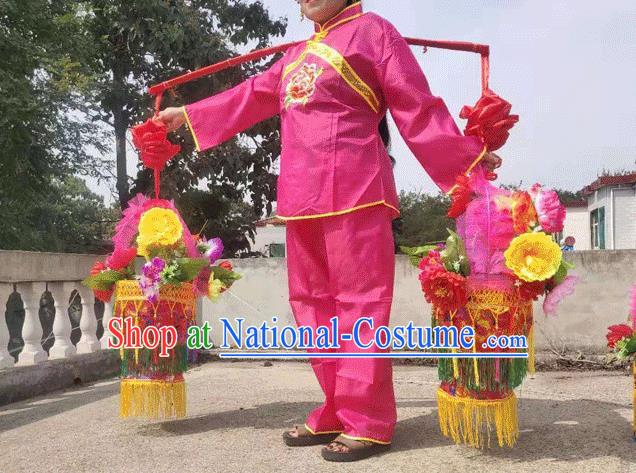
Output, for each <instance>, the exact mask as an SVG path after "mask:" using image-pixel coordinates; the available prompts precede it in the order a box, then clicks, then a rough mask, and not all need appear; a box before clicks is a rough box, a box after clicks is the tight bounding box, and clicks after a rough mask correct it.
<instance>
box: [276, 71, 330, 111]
mask: <svg viewBox="0 0 636 473" xmlns="http://www.w3.org/2000/svg"><path fill="white" fill-rule="evenodd" d="M322 71H323V68H322V67H318V66H317V65H316V64H308V63H304V64H303V65H302V66H301V67H300V69H298V70H297V71H296V72H295V73H294V74H293V75H292V76H291V78H290V79H289V82H288V83H287V87H286V88H285V108H286V109H287V108H289V107H290V106H291V105H293V104H295V103H299V104H302V105H305V104H306V103H307V102H308V101H309V99H310V98H311V96H312V95H314V92H315V91H316V80H317V79H318V77H319V76H320V74H322Z"/></svg>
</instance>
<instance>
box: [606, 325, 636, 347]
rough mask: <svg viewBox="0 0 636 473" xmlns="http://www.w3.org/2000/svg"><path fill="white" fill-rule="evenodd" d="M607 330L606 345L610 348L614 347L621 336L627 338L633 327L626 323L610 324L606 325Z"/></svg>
mask: <svg viewBox="0 0 636 473" xmlns="http://www.w3.org/2000/svg"><path fill="white" fill-rule="evenodd" d="M607 330H608V331H607V335H606V338H607V347H608V348H611V349H614V347H615V346H616V344H617V343H618V342H620V341H621V340H622V339H623V338H629V337H631V336H632V335H633V334H634V329H632V328H631V327H630V326H629V325H627V324H620V325H612V326H610V327H607Z"/></svg>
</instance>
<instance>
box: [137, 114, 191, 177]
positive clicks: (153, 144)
mask: <svg viewBox="0 0 636 473" xmlns="http://www.w3.org/2000/svg"><path fill="white" fill-rule="evenodd" d="M131 132H132V140H133V145H135V148H137V150H138V151H139V155H140V157H141V160H142V161H143V163H144V166H146V167H147V168H149V169H153V170H155V171H159V172H160V171H163V168H164V167H165V166H166V163H167V162H168V161H170V159H172V157H174V156H175V155H176V154H177V153H178V152H179V151H181V146H179V145H175V144H172V143H170V141H168V129H167V128H166V125H164V124H163V123H161V122H159V121H155V120H153V119H149V120H146V121H145V122H144V123H142V124H141V125H137V126H134V127H132V129H131Z"/></svg>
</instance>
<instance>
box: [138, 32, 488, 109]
mask: <svg viewBox="0 0 636 473" xmlns="http://www.w3.org/2000/svg"><path fill="white" fill-rule="evenodd" d="M405 39H406V42H407V43H408V44H410V45H411V46H423V47H425V48H439V49H449V50H452V51H466V52H471V53H477V54H480V55H481V84H482V91H486V90H487V89H488V78H489V75H490V70H489V55H490V48H489V47H488V45H485V44H475V43H468V42H464V41H440V40H432V39H418V38H405ZM302 42H303V41H296V42H292V43H285V44H280V45H278V46H272V47H269V48H264V49H257V50H255V51H252V52H250V53H247V54H243V55H242V56H235V57H233V58H230V59H226V60H225V61H221V62H217V63H216V64H212V65H210V66H206V67H203V68H201V69H197V70H196V71H192V72H188V73H186V74H183V75H180V76H178V77H175V78H174V79H170V80H167V81H165V82H160V83H159V84H155V85H153V86H151V87H150V88H149V89H148V92H149V93H150V94H152V95H154V96H155V112H157V113H158V112H159V109H160V106H161V97H162V96H163V93H164V92H165V91H166V90H170V89H173V88H175V87H177V86H179V85H181V84H185V83H186V82H191V81H193V80H196V79H200V78H201V77H205V76H208V75H210V74H214V73H216V72H220V71H223V70H225V69H229V68H230V67H234V66H238V65H240V64H243V63H246V62H249V61H256V60H258V59H262V58H264V57H267V56H271V55H272V54H276V53H280V52H284V51H287V50H288V49H289V48H291V47H293V46H296V45H298V44H300V43H302Z"/></svg>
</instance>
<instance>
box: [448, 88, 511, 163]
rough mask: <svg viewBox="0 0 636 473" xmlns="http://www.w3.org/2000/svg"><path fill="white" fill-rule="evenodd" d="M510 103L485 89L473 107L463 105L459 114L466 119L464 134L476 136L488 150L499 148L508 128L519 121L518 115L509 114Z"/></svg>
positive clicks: (507, 132)
mask: <svg viewBox="0 0 636 473" xmlns="http://www.w3.org/2000/svg"><path fill="white" fill-rule="evenodd" d="M511 109H512V105H511V104H510V103H509V102H506V101H505V100H504V99H502V98H501V97H499V96H498V95H497V94H495V93H494V92H493V91H492V90H486V91H485V92H484V93H483V94H482V96H481V98H480V99H479V100H478V101H477V103H476V104H475V106H474V107H469V106H467V105H466V106H465V107H464V108H462V110H461V112H460V113H459V116H460V117H461V118H463V119H465V120H468V123H467V124H466V129H465V130H464V134H466V135H473V136H478V137H479V138H481V139H482V141H483V142H484V144H485V145H486V147H487V148H488V151H495V150H498V149H499V148H501V147H502V146H503V145H504V144H505V143H506V141H507V140H508V136H510V133H509V131H510V129H511V128H512V127H513V126H514V124H515V123H517V122H518V121H519V115H511V114H510V110H511Z"/></svg>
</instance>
